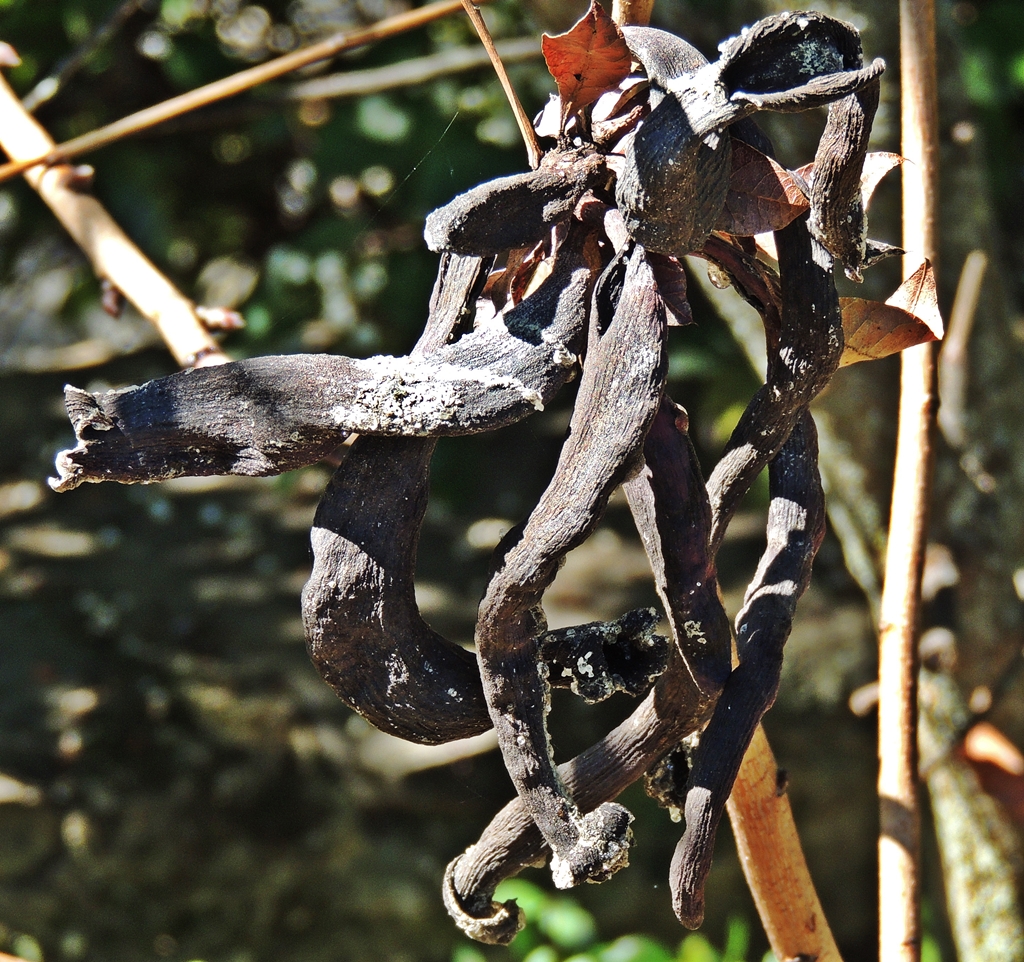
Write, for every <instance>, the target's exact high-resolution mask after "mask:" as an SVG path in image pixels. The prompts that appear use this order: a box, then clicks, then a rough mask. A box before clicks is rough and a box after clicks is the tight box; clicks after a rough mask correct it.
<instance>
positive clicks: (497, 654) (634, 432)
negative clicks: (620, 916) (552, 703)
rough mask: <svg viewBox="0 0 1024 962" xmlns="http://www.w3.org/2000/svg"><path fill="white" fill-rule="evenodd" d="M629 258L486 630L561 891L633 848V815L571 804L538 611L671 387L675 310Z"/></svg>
mask: <svg viewBox="0 0 1024 962" xmlns="http://www.w3.org/2000/svg"><path fill="white" fill-rule="evenodd" d="M617 257H618V258H619V259H621V260H623V261H625V263H626V267H625V272H624V277H623V280H622V286H621V295H620V296H619V298H618V301H617V303H615V304H614V305H611V306H613V307H614V313H613V314H611V315H610V316H608V317H606V318H604V323H601V324H599V325H598V327H597V329H596V331H595V330H593V329H592V343H591V345H590V347H589V350H588V353H587V359H586V363H585V364H584V369H583V377H582V380H581V383H580V390H579V395H578V397H577V402H576V407H575V410H574V413H573V417H572V421H571V423H570V428H569V436H568V440H567V441H566V443H565V445H564V447H563V448H562V454H561V456H560V458H559V461H558V466H557V467H556V469H555V475H554V477H553V478H552V481H551V483H550V485H549V486H548V488H547V490H546V491H545V492H544V494H543V495H542V496H541V498H540V501H539V502H538V504H537V506H536V508H535V509H534V511H533V512H532V514H531V515H530V518H529V520H528V521H527V523H526V525H525V527H524V528H523V529H522V531H521V532H520V533H519V535H518V538H517V540H515V542H514V543H513V544H509V545H508V548H507V550H506V551H505V554H504V556H503V557H502V558H501V559H500V563H499V565H498V568H497V570H496V571H495V573H494V576H493V577H492V579H491V582H490V584H489V585H488V588H487V592H486V594H485V596H484V599H483V601H482V602H481V604H480V615H479V618H478V621H477V632H476V641H477V652H478V654H479V658H480V673H481V677H482V679H483V683H484V692H485V694H486V696H487V704H488V708H489V710H490V713H491V719H492V721H493V722H494V727H495V730H496V732H497V734H498V744H499V746H500V747H501V751H502V755H503V757H504V759H505V766H506V768H507V769H508V772H509V775H510V776H511V778H512V781H513V782H514V783H515V786H516V790H517V791H518V793H519V795H520V797H521V798H522V799H523V801H524V802H525V804H526V806H527V808H528V809H529V811H530V813H531V815H532V816H533V818H534V820H535V821H536V823H537V825H538V827H539V828H540V830H541V832H542V834H543V835H544V838H545V839H546V840H547V842H548V844H549V845H550V846H551V848H552V853H553V855H552V861H551V870H552V876H553V878H554V881H555V884H556V885H557V886H558V887H559V888H568V887H570V886H573V885H577V884H579V883H580V882H582V881H586V880H591V881H602V880H604V879H606V878H608V877H610V876H611V875H612V874H613V873H614V872H616V871H617V870H618V869H619V868H621V867H622V866H624V865H625V864H626V862H627V860H628V850H629V843H630V832H629V823H630V822H631V821H632V816H631V815H630V814H629V813H628V812H627V811H626V810H625V809H624V808H622V806H619V805H614V804H610V803H606V804H602V805H599V806H597V807H596V808H595V809H594V810H593V811H588V812H582V811H581V810H580V809H579V808H578V807H577V805H576V803H575V802H574V801H573V799H572V798H571V797H570V796H569V795H568V794H567V793H566V790H565V786H564V785H563V783H562V781H561V779H560V778H559V776H558V774H557V773H556V771H555V769H554V763H553V762H552V759H551V751H550V744H549V741H548V733H547V725H546V705H547V699H548V682H547V680H546V678H545V677H544V675H545V673H544V672H541V671H538V660H539V651H538V643H539V637H538V636H539V634H540V632H541V630H542V629H543V624H542V622H541V621H540V620H539V617H540V616H539V614H538V603H539V602H540V599H541V597H542V595H543V592H544V590H545V589H546V588H547V587H548V585H549V584H550V583H551V581H552V580H553V579H554V577H555V573H556V572H557V569H558V565H559V562H560V561H561V559H562V558H563V557H564V556H565V554H566V552H568V551H570V550H571V549H572V548H574V547H575V546H577V545H578V544H580V543H582V542H583V541H584V539H586V538H587V537H588V536H589V535H590V533H591V532H592V531H593V530H594V528H595V527H596V525H597V522H598V521H599V519H600V517H601V515H602V513H603V511H604V508H605V505H606V504H607V501H608V497H609V496H610V495H611V493H612V491H613V490H614V489H615V487H616V486H617V485H618V484H619V483H620V482H621V481H622V480H623V478H624V476H625V475H626V474H627V473H628V472H629V470H630V469H631V468H632V467H634V466H635V462H636V459H637V458H638V457H639V456H640V452H641V450H642V445H643V441H644V436H645V435H646V433H647V428H648V426H649V425H650V422H651V420H652V419H653V417H654V415H655V414H656V412H657V409H658V405H659V402H660V398H661V393H662V389H663V386H664V377H665V354H664V336H665V308H664V304H663V303H662V301H661V297H660V295H659V294H658V293H657V288H656V285H655V281H654V275H653V272H652V271H651V269H650V266H649V265H648V264H647V262H646V259H645V258H644V254H643V250H642V248H639V247H634V248H630V249H627V250H625V251H623V253H622V254H621V255H617ZM615 267H616V262H615V261H613V263H612V266H611V267H610V268H609V270H608V271H606V275H608V274H615V273H617V272H616V270H615ZM598 286H599V288H600V287H601V285H600V284H599V285H598ZM602 328H605V329H604V331H603V334H601V336H600V337H597V338H595V337H594V334H595V333H599V332H600V331H601V329H602Z"/></svg>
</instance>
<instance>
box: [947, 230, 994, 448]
mask: <svg viewBox="0 0 1024 962" xmlns="http://www.w3.org/2000/svg"><path fill="white" fill-rule="evenodd" d="M987 266H988V257H987V256H986V255H985V252H984V251H981V250H975V251H971V252H970V254H968V255H967V258H966V260H964V266H963V269H962V270H961V272H960V283H959V284H957V288H956V298H955V299H954V301H953V309H952V311H950V314H949V325H948V326H947V328H946V337H945V339H944V340H943V343H942V350H941V351H940V352H939V397H940V398H941V402H940V404H939V427H940V428H941V430H942V434H943V436H944V437H945V439H946V441H947V442H948V443H949V446H950V447H952V448H954V449H956V450H960V449H961V448H963V446H964V445H965V444H966V443H967V429H966V426H965V424H964V407H965V404H966V401H967V342H968V341H969V340H970V337H971V329H972V328H973V327H974V317H975V314H976V313H977V310H978V297H979V296H980V294H981V281H982V278H984V276H985V268H986V267H987Z"/></svg>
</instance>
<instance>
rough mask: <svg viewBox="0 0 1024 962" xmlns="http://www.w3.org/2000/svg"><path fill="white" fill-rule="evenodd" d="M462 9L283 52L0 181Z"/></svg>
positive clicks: (61, 148)
mask: <svg viewBox="0 0 1024 962" xmlns="http://www.w3.org/2000/svg"><path fill="white" fill-rule="evenodd" d="M461 9H462V4H461V2H460V0H441V2H439V3H432V4H428V5H427V6H425V7H417V8H415V9H413V10H408V11H406V12H405V13H400V14H398V15H396V16H394V17H388V18H387V19H385V20H381V21H379V22H378V23H375V24H372V25H371V26H369V27H363V28H361V29H359V30H352V31H349V32H347V33H337V34H334V35H333V36H331V37H328V38H327V39H326V40H322V41H320V42H319V43H314V44H311V45H310V46H308V47H303V48H302V49H301V50H296V51H294V52H292V53H288V54H285V55H284V56H283V57H278V58H276V59H275V60H269V61H267V63H262V64H259V66H256V67H250V68H249V69H248V70H241V71H239V72H238V73H236V74H232V75H231V76H230V77H224V78H222V79H221V80H215V81H214V82H213V83H210V84H206V86H204V87H199V88H198V89H196V90H190V91H189V92H188V93H185V94H181V95H180V96H178V97H172V98H171V99H170V100H165V101H164V102H163V103H159V104H155V105H154V106H152V107H147V108H146V109H145V110H140V111H138V112H137V113H134V114H131V115H129V116H128V117H124V118H122V119H121V120H116V121H114V123H112V124H107V125H106V126H105V127H100V128H98V129H96V130H92V131H90V132H89V133H86V134H82V135H81V136H80V137H75V138H74V139H73V140H69V141H67V142H66V143H63V144H60V145H56V146H55V145H53V144H51V146H50V148H49V150H47V151H46V152H45V153H38V154H34V155H31V156H21V157H19V158H18V159H17V161H16V162H14V163H10V164H4V165H3V166H0V183H2V182H3V181H5V180H8V179H9V178H11V177H13V176H15V175H16V174H21V173H24V172H25V171H26V170H27V169H28V168H29V167H33V166H35V165H36V164H47V165H52V164H57V163H61V162H63V161H66V160H70V159H71V158H72V157H78V156H80V155H81V154H84V153H86V152H87V151H90V150H97V149H98V148H100V147H105V146H106V145H107V144H110V143H113V142H114V141H115V140H120V139H121V138H122V137H127V136H129V135H131V134H136V133H139V131H142V130H147V129H149V128H150V127H154V126H156V125H157V124H161V123H163V122H164V121H167V120H171V119H173V118H174V117H178V116H180V115H181V114H184V113H187V112H188V111H191V110H196V109H197V108H199V107H205V106H207V105H208V104H212V103H215V102H216V101H218V100H224V99H225V98H227V97H234V96H235V95H236V94H240V93H242V92H243V91H246V90H249V89H251V88H252V87H255V86H258V85H259V84H263V83H266V82H267V81H268V80H275V79H277V78H278V77H281V76H284V75H285V74H287V73H291V72H292V71H294V70H298V69H299V68H300V67H308V66H309V65H310V64H313V63H317V62H318V61H321V60H328V59H330V58H331V57H333V56H335V55H337V54H339V53H342V52H343V51H345V50H352V49H353V48H355V47H363V46H366V45H367V44H370V43H375V42H376V41H378V40H384V39H385V38H387V37H392V36H394V35H395V34H398V33H403V32H405V31H407V30H413V29H415V28H416V27H420V26H423V25H424V24H426V23H430V22H431V21H432V20H437V19H438V18H439V17H446V16H449V15H451V14H453V13H455V12H456V11H458V10H461Z"/></svg>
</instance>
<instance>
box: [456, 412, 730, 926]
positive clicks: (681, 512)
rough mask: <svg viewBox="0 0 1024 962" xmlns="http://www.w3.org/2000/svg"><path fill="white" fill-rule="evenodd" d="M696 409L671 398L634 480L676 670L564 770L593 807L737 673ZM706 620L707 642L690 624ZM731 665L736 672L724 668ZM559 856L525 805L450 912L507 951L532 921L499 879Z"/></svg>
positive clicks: (687, 725)
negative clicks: (505, 894)
mask: <svg viewBox="0 0 1024 962" xmlns="http://www.w3.org/2000/svg"><path fill="white" fill-rule="evenodd" d="M686 431H687V418H686V413H685V411H683V410H682V409H681V408H679V407H677V406H676V405H675V404H673V403H672V401H671V400H669V399H668V398H663V399H662V402H661V406H660V408H659V410H658V414H657V415H656V416H655V419H654V422H653V423H652V425H651V428H650V430H649V431H648V433H647V437H646V439H645V441H644V452H643V458H644V461H643V464H642V466H641V467H640V469H639V470H638V471H637V472H636V473H635V474H634V475H633V476H632V477H631V478H629V479H628V480H627V481H626V483H625V490H626V494H627V497H628V498H629V504H630V509H631V510H632V512H633V516H634V518H635V520H636V523H637V527H638V529H639V530H640V531H641V533H642V536H643V541H644V545H645V547H646V549H647V552H648V557H649V559H650V562H651V567H652V569H653V571H654V578H655V584H656V585H657V586H658V590H659V593H660V594H661V596H662V599H663V601H664V602H665V611H666V615H667V617H668V620H669V624H670V626H671V627H672V633H673V637H674V638H675V641H676V644H675V646H674V648H673V651H672V655H671V657H670V659H669V665H668V668H667V669H666V671H665V673H664V674H663V675H662V676H661V677H660V678H659V679H658V681H657V682H656V684H655V686H654V689H653V690H652V691H651V693H650V694H649V695H647V697H646V698H645V699H644V700H643V702H641V704H640V705H638V706H637V708H636V709H635V710H634V711H633V713H632V714H631V715H630V716H629V717H628V718H627V719H626V720H625V721H623V722H622V723H621V724H620V725H618V726H617V727H616V728H615V729H614V730H613V731H611V732H609V734H608V735H606V736H605V737H604V738H603V739H601V741H599V742H598V743H597V744H596V745H593V746H592V747H591V748H589V749H587V750H586V751H585V752H583V753H582V754H581V755H579V756H577V757H576V758H574V759H572V760H571V761H569V762H566V763H565V764H563V765H560V766H559V768H558V774H559V778H560V779H561V780H562V783H563V784H564V785H565V787H566V789H567V791H568V792H569V793H570V794H571V795H572V798H573V800H574V801H575V803H576V804H577V805H578V806H579V808H580V809H581V810H582V811H584V812H587V811H591V810H592V809H594V808H596V807H597V806H599V805H600V804H602V803H604V802H608V801H610V800H612V799H614V798H615V797H616V796H618V795H619V793H620V792H622V791H623V790H624V789H625V788H626V787H628V786H629V785H630V784H632V783H633V782H634V781H636V780H637V779H638V778H639V777H640V776H641V775H643V774H644V772H645V771H647V770H648V769H649V768H650V767H651V766H652V765H653V764H654V763H655V762H656V761H657V760H658V759H659V758H661V757H662V756H663V755H664V754H665V753H666V752H668V751H670V750H671V749H673V748H674V747H675V746H676V745H678V743H679V742H680V741H681V740H682V739H683V738H685V737H686V736H688V735H690V734H691V733H693V732H694V731H696V730H698V729H699V728H700V727H702V726H703V725H704V723H705V722H706V721H707V719H708V717H709V715H710V713H711V711H712V709H713V708H714V705H715V701H716V699H717V696H718V690H719V689H720V687H721V684H722V683H724V680H725V677H726V676H727V675H728V671H729V663H728V653H729V647H730V643H731V630H730V626H729V621H728V618H727V616H726V614H725V610H724V608H723V607H722V601H721V598H720V597H719V594H718V582H717V575H716V572H715V565H714V560H713V558H712V556H711V555H710V554H709V547H708V546H709V538H710V533H711V512H710V506H709V504H708V500H707V492H706V491H705V489H704V482H703V479H702V478H701V474H700V466H699V464H698V462H697V457H696V454H695V453H694V451H693V447H692V445H691V444H690V441H689V438H688V436H687V433H686ZM693 624H698V625H700V626H701V627H702V629H703V632H704V640H703V641H700V640H698V638H697V637H696V636H695V633H694V632H693V631H692V630H689V629H688V627H687V626H692V625H693ZM723 658H724V666H723ZM549 852H550V850H549V848H548V846H547V844H546V842H545V840H544V837H543V836H542V835H541V833H540V830H539V829H538V827H537V824H536V822H534V820H533V819H532V818H531V815H530V810H529V809H528V808H527V806H526V804H525V802H524V800H523V799H522V798H516V799H515V800H513V801H512V802H510V803H509V804H508V805H506V806H505V807H504V808H503V809H502V810H501V811H500V812H499V813H498V814H497V815H496V816H495V817H494V819H493V820H492V821H491V823H490V825H488V827H487V828H486V830H485V831H484V833H483V834H482V835H481V837H480V839H479V841H478V842H477V843H476V844H475V845H472V846H470V848H468V849H467V850H466V851H465V853H463V854H462V855H460V856H459V857H458V858H456V859H455V860H454V861H453V862H452V863H451V864H450V865H449V867H448V871H447V873H446V875H445V883H444V898H445V906H446V907H447V909H448V912H449V914H450V915H451V916H452V918H453V919H454V920H455V922H456V924H457V925H458V926H459V928H461V929H462V930H463V931H464V932H465V933H466V934H467V935H469V936H471V937H472V938H475V939H478V940H479V941H482V942H489V943H494V944H506V943H507V942H508V941H511V939H512V938H514V937H515V934H516V933H517V932H518V931H519V929H520V928H521V926H522V924H523V923H524V921H525V920H524V919H523V918H522V913H521V912H520V911H519V909H518V907H517V906H516V904H515V902H505V903H498V902H495V901H494V898H493V896H494V890H495V888H496V886H497V885H498V883H499V882H501V881H502V880H503V879H505V878H508V877H510V876H512V875H516V874H518V873H519V872H521V871H522V870H523V869H524V868H526V867H527V866H529V865H535V864H538V863H539V862H541V863H542V862H543V861H544V860H545V859H546V858H547V856H548V854H549Z"/></svg>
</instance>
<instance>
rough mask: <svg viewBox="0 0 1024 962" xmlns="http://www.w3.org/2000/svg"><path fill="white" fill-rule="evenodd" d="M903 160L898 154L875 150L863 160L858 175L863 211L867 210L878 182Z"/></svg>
mask: <svg viewBox="0 0 1024 962" xmlns="http://www.w3.org/2000/svg"><path fill="white" fill-rule="evenodd" d="M902 163H903V158H902V157H901V156H900V155H899V154H893V153H890V152H889V151H885V150H875V151H872V152H871V153H869V154H868V155H867V156H866V157H865V158H864V169H863V170H862V171H861V175H860V190H861V197H862V198H863V202H864V209H865V210H867V209H868V204H869V203H871V197H872V195H873V194H874V192H875V188H876V187H877V186H878V184H879V181H881V179H882V178H883V177H884V176H885V175H886V174H887V173H889V171H890V170H892V169H893V168H894V167H899V166H900V164H902Z"/></svg>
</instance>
